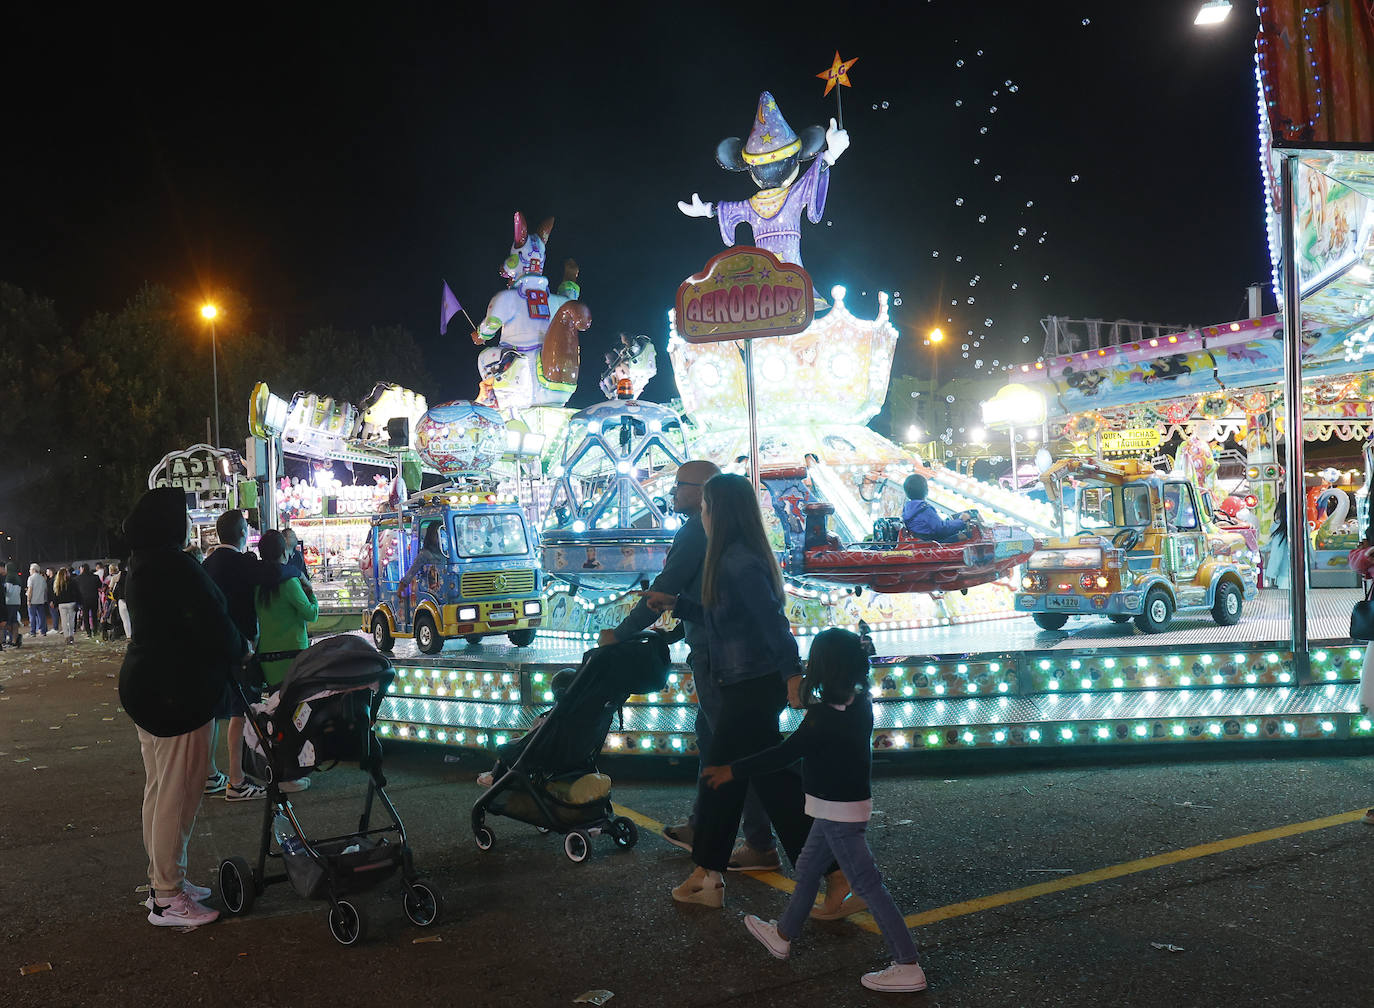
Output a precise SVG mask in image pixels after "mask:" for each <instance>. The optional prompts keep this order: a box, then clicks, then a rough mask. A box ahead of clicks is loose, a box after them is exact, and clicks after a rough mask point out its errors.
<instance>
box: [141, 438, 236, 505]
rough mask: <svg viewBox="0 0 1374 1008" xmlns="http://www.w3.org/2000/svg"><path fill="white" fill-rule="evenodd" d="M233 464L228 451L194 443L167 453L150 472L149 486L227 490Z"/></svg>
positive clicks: (207, 491)
mask: <svg viewBox="0 0 1374 1008" xmlns="http://www.w3.org/2000/svg"><path fill="white" fill-rule="evenodd" d="M229 465H230V462H229V457H228V455H227V454H226V453H224V452H219V451H216V450H215V449H214V448H211V447H210V446H209V445H205V444H198V445H192V446H191V447H190V448H187V449H185V450H184V451H179V452H169V453H168V454H166V455H164V456H163V457H162V461H160V462H158V464H157V465H155V466H153V469H152V472H150V473H148V489H150V490H153V489H156V488H158V487H168V486H170V487H177V488H178V489H181V490H185V491H187V492H189V493H199V494H214V493H223V492H224V479H225V475H226V472H227V470H228V467H229Z"/></svg>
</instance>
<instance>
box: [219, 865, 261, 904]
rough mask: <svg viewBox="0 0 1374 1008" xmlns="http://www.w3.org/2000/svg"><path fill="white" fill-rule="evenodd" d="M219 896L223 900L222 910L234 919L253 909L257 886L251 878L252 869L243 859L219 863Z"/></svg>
mask: <svg viewBox="0 0 1374 1008" xmlns="http://www.w3.org/2000/svg"><path fill="white" fill-rule="evenodd" d="M219 895H220V898H221V899H222V900H224V909H226V910H228V911H229V913H230V914H232V915H233V916H235V917H237V916H238V915H239V914H246V913H247V912H248V911H249V910H252V909H253V901H254V900H255V899H257V897H258V885H257V881H256V880H255V879H254V878H253V869H252V868H250V867H248V862H247V861H245V860H244V859H243V858H241V857H231V858H229V860H227V861H222V862H220V866H219Z"/></svg>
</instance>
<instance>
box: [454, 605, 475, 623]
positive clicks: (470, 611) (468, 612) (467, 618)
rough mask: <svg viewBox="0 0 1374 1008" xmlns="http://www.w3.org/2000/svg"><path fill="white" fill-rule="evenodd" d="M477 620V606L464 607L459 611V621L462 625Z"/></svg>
mask: <svg viewBox="0 0 1374 1008" xmlns="http://www.w3.org/2000/svg"><path fill="white" fill-rule="evenodd" d="M476 619H477V607H476V606H462V607H460V608H459V610H458V621H459V622H460V623H472V622H474V621H475V620H476Z"/></svg>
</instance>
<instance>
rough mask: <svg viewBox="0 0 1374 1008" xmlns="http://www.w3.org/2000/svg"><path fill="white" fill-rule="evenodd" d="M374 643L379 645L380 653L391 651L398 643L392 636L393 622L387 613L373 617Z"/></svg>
mask: <svg viewBox="0 0 1374 1008" xmlns="http://www.w3.org/2000/svg"><path fill="white" fill-rule="evenodd" d="M372 643H373V644H375V645H377V650H378V651H390V650H391V648H392V645H394V644H395V643H396V639H395V638H394V637H392V636H391V622H390V621H389V620H388V619H387V618H386V614H385V613H376V614H374V615H373V617H372Z"/></svg>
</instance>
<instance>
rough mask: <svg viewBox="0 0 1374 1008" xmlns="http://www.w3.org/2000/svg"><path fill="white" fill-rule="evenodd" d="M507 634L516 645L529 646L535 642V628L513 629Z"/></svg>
mask: <svg viewBox="0 0 1374 1008" xmlns="http://www.w3.org/2000/svg"><path fill="white" fill-rule="evenodd" d="M506 636H507V637H509V638H510V642H511V643H512V644H514V645H515V646H516V647H529V646H530V645H531V644H533V643H534V631H533V630H512V631H511V632H510V633H508V634H506Z"/></svg>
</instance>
